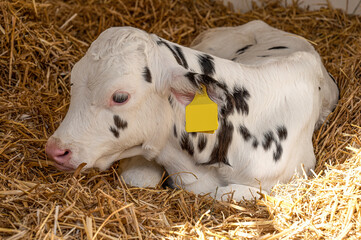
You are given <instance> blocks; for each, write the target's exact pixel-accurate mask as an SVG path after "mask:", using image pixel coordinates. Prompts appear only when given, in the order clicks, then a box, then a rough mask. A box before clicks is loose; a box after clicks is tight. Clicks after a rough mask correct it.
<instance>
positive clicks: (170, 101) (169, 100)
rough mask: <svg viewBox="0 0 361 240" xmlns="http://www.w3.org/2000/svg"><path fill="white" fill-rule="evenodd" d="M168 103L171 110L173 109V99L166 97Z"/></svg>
mask: <svg viewBox="0 0 361 240" xmlns="http://www.w3.org/2000/svg"><path fill="white" fill-rule="evenodd" d="M168 102H169V105H170V106H171V107H172V108H174V103H173V98H172V96H170V95H169V96H168Z"/></svg>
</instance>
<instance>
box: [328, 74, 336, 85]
mask: <svg viewBox="0 0 361 240" xmlns="http://www.w3.org/2000/svg"><path fill="white" fill-rule="evenodd" d="M328 75H329V76H330V78H331V79H332V81H333V82H334V83H336V80H335V78H334V77H333V76H332V74H331V73H328Z"/></svg>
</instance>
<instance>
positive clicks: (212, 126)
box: [186, 86, 218, 133]
mask: <svg viewBox="0 0 361 240" xmlns="http://www.w3.org/2000/svg"><path fill="white" fill-rule="evenodd" d="M217 128H218V108H217V103H215V102H213V101H212V100H211V99H210V98H209V97H208V95H207V90H206V87H205V86H202V92H201V93H196V95H195V96H194V99H193V101H192V102H191V103H190V104H188V105H187V106H186V131H187V132H202V133H214V131H215V130H217Z"/></svg>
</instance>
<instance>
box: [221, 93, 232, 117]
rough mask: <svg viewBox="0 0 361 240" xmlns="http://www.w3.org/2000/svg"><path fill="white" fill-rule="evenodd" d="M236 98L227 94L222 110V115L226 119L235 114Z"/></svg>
mask: <svg viewBox="0 0 361 240" xmlns="http://www.w3.org/2000/svg"><path fill="white" fill-rule="evenodd" d="M234 105H235V103H234V98H233V97H232V96H231V95H230V94H226V101H225V104H224V105H223V106H222V108H221V115H222V116H223V117H224V118H226V117H227V116H229V115H230V114H232V113H233V112H234V107H233V106H234Z"/></svg>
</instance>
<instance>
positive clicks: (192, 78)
mask: <svg viewBox="0 0 361 240" xmlns="http://www.w3.org/2000/svg"><path fill="white" fill-rule="evenodd" d="M196 75H197V73H194V72H187V73H186V74H185V75H184V76H185V77H186V78H188V80H189V82H191V83H192V85H194V86H196V87H199V84H198V83H197V81H196Z"/></svg>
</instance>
